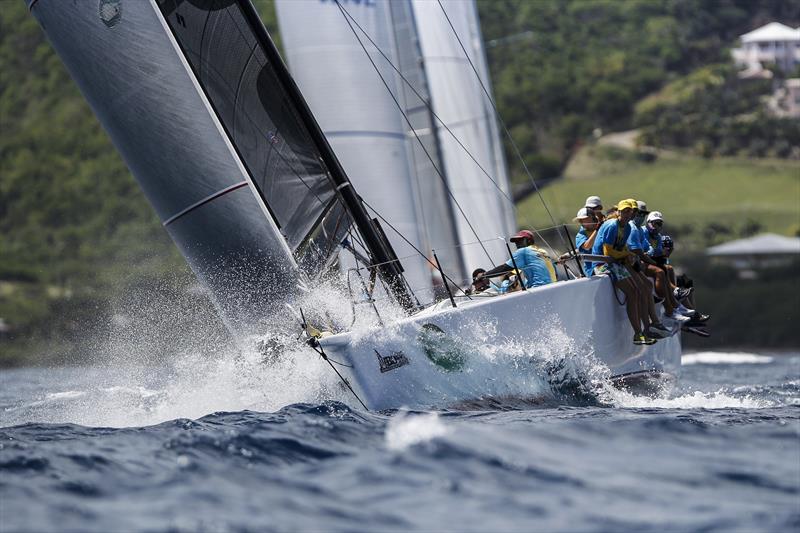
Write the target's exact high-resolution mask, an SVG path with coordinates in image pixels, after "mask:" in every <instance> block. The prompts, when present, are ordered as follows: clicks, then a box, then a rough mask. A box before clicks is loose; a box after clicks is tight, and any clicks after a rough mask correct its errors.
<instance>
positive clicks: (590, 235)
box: [572, 196, 602, 278]
mask: <svg viewBox="0 0 800 533" xmlns="http://www.w3.org/2000/svg"><path fill="white" fill-rule="evenodd" d="M592 198H597V197H596V196H592V197H589V198H588V199H589V200H591V199H592ZM597 199H598V200H599V198H597ZM600 208H601V209H602V205H601V206H600ZM572 220H574V221H575V222H578V223H579V224H580V225H581V229H580V230H579V231H578V234H577V235H575V248H576V249H577V250H578V253H579V254H591V253H592V246H594V239H595V237H597V228H599V227H600V221H599V220H598V219H597V215H596V214H595V212H594V211H593V210H592V208H591V207H582V208H581V210H580V211H578V215H577V216H576V217H575V218H573V219H572ZM583 271H584V273H585V274H586V277H587V278H588V277H591V275H592V274H594V268H592V262H591V261H584V262H583Z"/></svg>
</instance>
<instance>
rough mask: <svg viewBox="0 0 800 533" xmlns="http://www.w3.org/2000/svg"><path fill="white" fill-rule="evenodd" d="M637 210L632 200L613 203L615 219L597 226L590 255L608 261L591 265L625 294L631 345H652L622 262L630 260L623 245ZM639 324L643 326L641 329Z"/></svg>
mask: <svg viewBox="0 0 800 533" xmlns="http://www.w3.org/2000/svg"><path fill="white" fill-rule="evenodd" d="M637 207H638V206H637V205H636V200H633V199H628V200H622V201H620V202H619V203H618V204H617V213H618V216H617V218H614V219H611V220H607V221H606V222H604V223H603V225H602V226H600V229H599V230H598V232H597V237H595V240H594V246H593V247H592V254H594V255H605V256H608V257H610V258H611V259H612V262H610V263H603V262H596V263H594V267H595V272H596V273H598V274H608V275H610V276H611V280H612V282H613V283H614V287H616V288H618V289H619V290H621V291H622V292H623V294H624V295H625V306H626V310H627V312H628V320H629V321H630V323H631V327H632V328H633V343H634V344H653V343H655V342H656V340H655V339H653V338H652V337H649V336H646V335H645V334H644V332H645V331H646V330H647V327H648V326H649V325H650V320H649V318H650V317H649V316H648V315H647V309H644V308H642V298H641V295H640V294H639V290H638V288H637V286H636V284H635V283H634V280H633V278H632V276H631V273H630V271H628V269H627V268H626V267H625V263H626V261H628V260H629V258H630V257H632V254H631V252H630V251H629V250H628V246H627V241H628V237H629V236H630V232H631V227H630V225H629V224H628V222H630V221H631V219H632V218H633V213H634V211H635V210H636V208H637ZM643 325H644V327H642V326H643Z"/></svg>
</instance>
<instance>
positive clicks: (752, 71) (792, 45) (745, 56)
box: [732, 22, 800, 77]
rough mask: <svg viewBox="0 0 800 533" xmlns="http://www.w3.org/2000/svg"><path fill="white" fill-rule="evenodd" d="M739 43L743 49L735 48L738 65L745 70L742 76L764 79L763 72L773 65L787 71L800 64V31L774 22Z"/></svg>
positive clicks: (753, 32)
mask: <svg viewBox="0 0 800 533" xmlns="http://www.w3.org/2000/svg"><path fill="white" fill-rule="evenodd" d="M739 40H740V41H741V43H742V46H741V48H734V49H733V50H732V54H733V59H734V61H735V62H736V64H737V65H739V66H741V67H743V68H744V71H743V73H742V77H763V74H761V73H762V72H763V71H764V70H765V66H766V65H769V64H774V65H777V66H778V67H779V68H780V69H781V70H783V71H784V72H791V71H792V70H793V69H794V68H795V67H796V66H797V65H800V28H791V27H789V26H787V25H785V24H781V23H780V22H770V23H769V24H767V25H765V26H762V27H760V28H758V29H755V30H753V31H751V32H748V33H745V34H744V35H742V36H741V37H739ZM759 74H761V75H759ZM769 77H771V76H769Z"/></svg>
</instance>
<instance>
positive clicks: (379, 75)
mask: <svg viewBox="0 0 800 533" xmlns="http://www.w3.org/2000/svg"><path fill="white" fill-rule="evenodd" d="M334 1H335V2H336V5H337V6H338V7H339V11H340V12H341V13H342V16H343V17H344V20H345V22H346V23H347V26H348V27H349V28H350V31H351V32H353V36H354V37H355V38H356V40H357V41H358V44H359V45H360V46H361V49H362V50H363V51H364V55H366V56H367V59H368V60H369V62H370V64H372V68H373V69H375V73H376V74H378V77H379V78H380V79H381V82H382V83H383V86H384V87H385V88H386V91H387V92H388V93H389V96H391V98H392V100H393V101H394V103H395V105H396V106H397V109H398V110H399V111H400V114H402V115H403V118H404V119H405V121H406V123H407V124H408V127H409V128H410V129H411V132H412V133H413V134H414V137H415V138H416V139H417V142H419V144H420V147H422V151H423V152H425V155H426V156H427V157H428V160H429V161H430V162H431V166H432V167H433V169H434V170H435V171H436V174H437V175H438V176H439V179H441V180H442V184H443V185H444V188H445V190H446V191H447V194H448V195H449V196H450V198H451V199H452V200H453V203H454V204H455V205H456V207H457V208H458V211H459V212H460V213H461V216H463V217H464V221H465V222H466V223H467V226H468V227H469V229H470V231H471V232H472V234H473V235H475V238H476V239H478V240H480V237H479V236H478V232H477V231H475V228H474V227H473V225H472V223H471V222H470V221H469V218H468V217H467V215H466V213H465V212H464V209H463V208H462V207H461V204H459V203H458V200H456V198H455V196H454V195H453V192H452V191H451V190H450V186H449V185H448V184H447V180H446V179H445V177H444V175H443V174H442V171H441V170H439V167H437V166H436V163H435V162H434V161H433V157H432V156H431V154H430V152H428V149H427V148H426V147H425V144H424V143H423V142H422V139H420V138H419V135H417V132H416V130H415V129H414V125H413V124H412V123H411V119H409V118H408V115H407V114H406V112H405V111H404V110H403V106H402V105H400V102H399V101H398V100H397V97H396V96H395V95H394V93H393V92H392V90H391V88H390V87H389V84H388V83H387V81H386V79H385V78H384V77H383V75H382V74H381V72H380V70H379V69H378V66H377V65H376V64H375V61H373V59H372V56H371V55H370V54H369V51H368V50H367V47H366V46H365V45H364V42H363V41H362V40H361V37H359V36H358V32H356V29H355V28H354V27H353V25H352V24H351V23H350V18H349V16H348V14H347V12H346V11H345V9H344V7H343V6H342V4H341V2H340V1H339V0H334ZM404 238H405V237H404ZM481 249H482V250H483V252H484V253H485V254H486V257H487V258H488V259H489V261H490V262H491V261H492V256H491V255H490V254H489V251H488V250H487V249H486V247H485V246H484V245H483V243H481Z"/></svg>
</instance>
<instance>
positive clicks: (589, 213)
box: [572, 207, 594, 221]
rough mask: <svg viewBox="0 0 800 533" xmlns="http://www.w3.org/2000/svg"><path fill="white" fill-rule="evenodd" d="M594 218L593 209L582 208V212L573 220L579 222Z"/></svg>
mask: <svg viewBox="0 0 800 533" xmlns="http://www.w3.org/2000/svg"><path fill="white" fill-rule="evenodd" d="M593 216H594V212H593V211H592V209H591V207H581V209H580V211H578V215H577V216H576V217H575V218H573V219H572V220H575V221H578V220H583V219H584V218H592V217H593Z"/></svg>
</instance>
